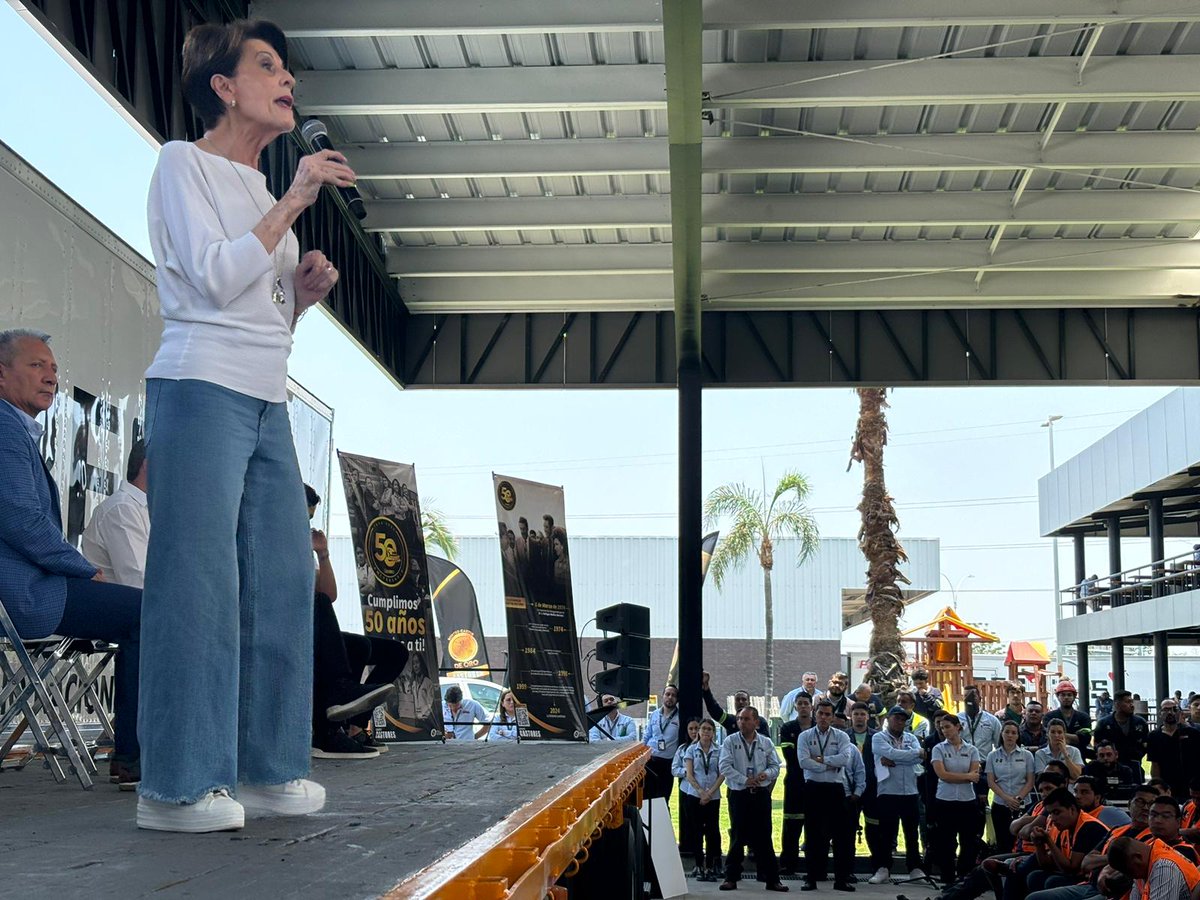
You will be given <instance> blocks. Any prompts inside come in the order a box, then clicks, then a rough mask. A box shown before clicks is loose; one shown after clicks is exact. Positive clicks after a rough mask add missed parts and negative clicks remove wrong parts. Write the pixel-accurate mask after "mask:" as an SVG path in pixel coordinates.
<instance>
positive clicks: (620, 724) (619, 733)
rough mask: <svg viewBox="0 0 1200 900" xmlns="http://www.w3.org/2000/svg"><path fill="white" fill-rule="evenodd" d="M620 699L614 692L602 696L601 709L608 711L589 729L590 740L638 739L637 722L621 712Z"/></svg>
mask: <svg viewBox="0 0 1200 900" xmlns="http://www.w3.org/2000/svg"><path fill="white" fill-rule="evenodd" d="M618 702H619V701H618V700H617V698H616V697H614V696H613V695H612V694H605V695H604V696H603V697H601V698H600V709H607V710H608V712H607V713H606V714H605V715H604V717H603V718H601V719H600V720H599V721H597V722H596V724H595V725H593V726H592V727H591V729H590V730H589V731H588V740H589V741H636V740H637V739H638V728H637V723H636V722H634V721H633V719H631V718H629V716H627V715H625V714H624V713H623V712H621V708H620V707H619V706H618V705H617V704H618Z"/></svg>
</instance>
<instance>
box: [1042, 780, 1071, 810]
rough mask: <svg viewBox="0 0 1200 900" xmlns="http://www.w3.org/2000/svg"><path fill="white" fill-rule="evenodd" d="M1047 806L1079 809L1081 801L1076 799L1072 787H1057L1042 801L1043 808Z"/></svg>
mask: <svg viewBox="0 0 1200 900" xmlns="http://www.w3.org/2000/svg"><path fill="white" fill-rule="evenodd" d="M1047 806H1065V807H1066V808H1067V809H1079V801H1078V800H1076V799H1075V795H1074V794H1072V793H1071V789H1070V788H1069V787H1066V786H1065V785H1064V786H1063V787H1057V788H1055V789H1054V790H1053V791H1051V792H1050V794H1049V795H1048V796H1047V797H1046V799H1045V800H1043V801H1042V808H1043V809H1045V808H1046V807H1047Z"/></svg>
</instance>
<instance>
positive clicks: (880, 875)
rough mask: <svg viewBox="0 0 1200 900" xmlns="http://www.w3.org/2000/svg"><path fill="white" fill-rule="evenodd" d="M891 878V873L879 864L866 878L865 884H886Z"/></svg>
mask: <svg viewBox="0 0 1200 900" xmlns="http://www.w3.org/2000/svg"><path fill="white" fill-rule="evenodd" d="M891 879H892V873H891V872H889V871H888V870H887V869H885V868H883V867H882V866H880V867H879V868H878V869H876V870H875V874H874V875H872V876H871V877H870V878H868V879H867V884H886V883H887V882H888V881H891Z"/></svg>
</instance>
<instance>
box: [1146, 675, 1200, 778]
mask: <svg viewBox="0 0 1200 900" xmlns="http://www.w3.org/2000/svg"><path fill="white" fill-rule="evenodd" d="M1183 718H1184V716H1183V712H1182V711H1181V710H1180V709H1179V704H1178V702H1177V701H1175V700H1173V699H1170V698H1168V699H1166V700H1164V701H1163V702H1162V703H1161V704H1160V705H1159V707H1158V722H1159V726H1158V728H1157V729H1156V730H1154V731H1152V732H1150V734H1149V735H1148V737H1147V741H1146V743H1147V751H1146V755H1147V756H1148V757H1149V759H1150V776H1151V777H1152V778H1161V779H1162V780H1163V781H1165V782H1166V783H1167V784H1168V785H1170V787H1171V796H1172V797H1174V798H1175V799H1176V800H1186V799H1187V795H1188V780H1189V779H1190V778H1191V775H1192V773H1194V772H1195V771H1196V768H1197V765H1200V731H1197V730H1196V729H1195V728H1192V727H1191V726H1190V725H1188V724H1187V723H1186V722H1184V721H1183Z"/></svg>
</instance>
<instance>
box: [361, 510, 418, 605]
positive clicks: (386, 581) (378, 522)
mask: <svg viewBox="0 0 1200 900" xmlns="http://www.w3.org/2000/svg"><path fill="white" fill-rule="evenodd" d="M365 549H366V552H367V559H369V560H370V561H371V570H372V571H373V572H374V573H375V579H376V580H377V581H378V582H379V583H380V584H382V585H383V586H384V587H392V588H394V587H399V586H400V585H401V584H403V583H404V579H405V578H407V577H408V544H406V543H405V542H404V535H402V534H401V533H400V529H399V528H397V527H396V523H395V522H393V521H392V520H391V519H389V518H388V517H387V516H378V517H377V518H376V519H374V520H373V521H372V522H371V524H370V525H368V526H367V546H366V548H365Z"/></svg>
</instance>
